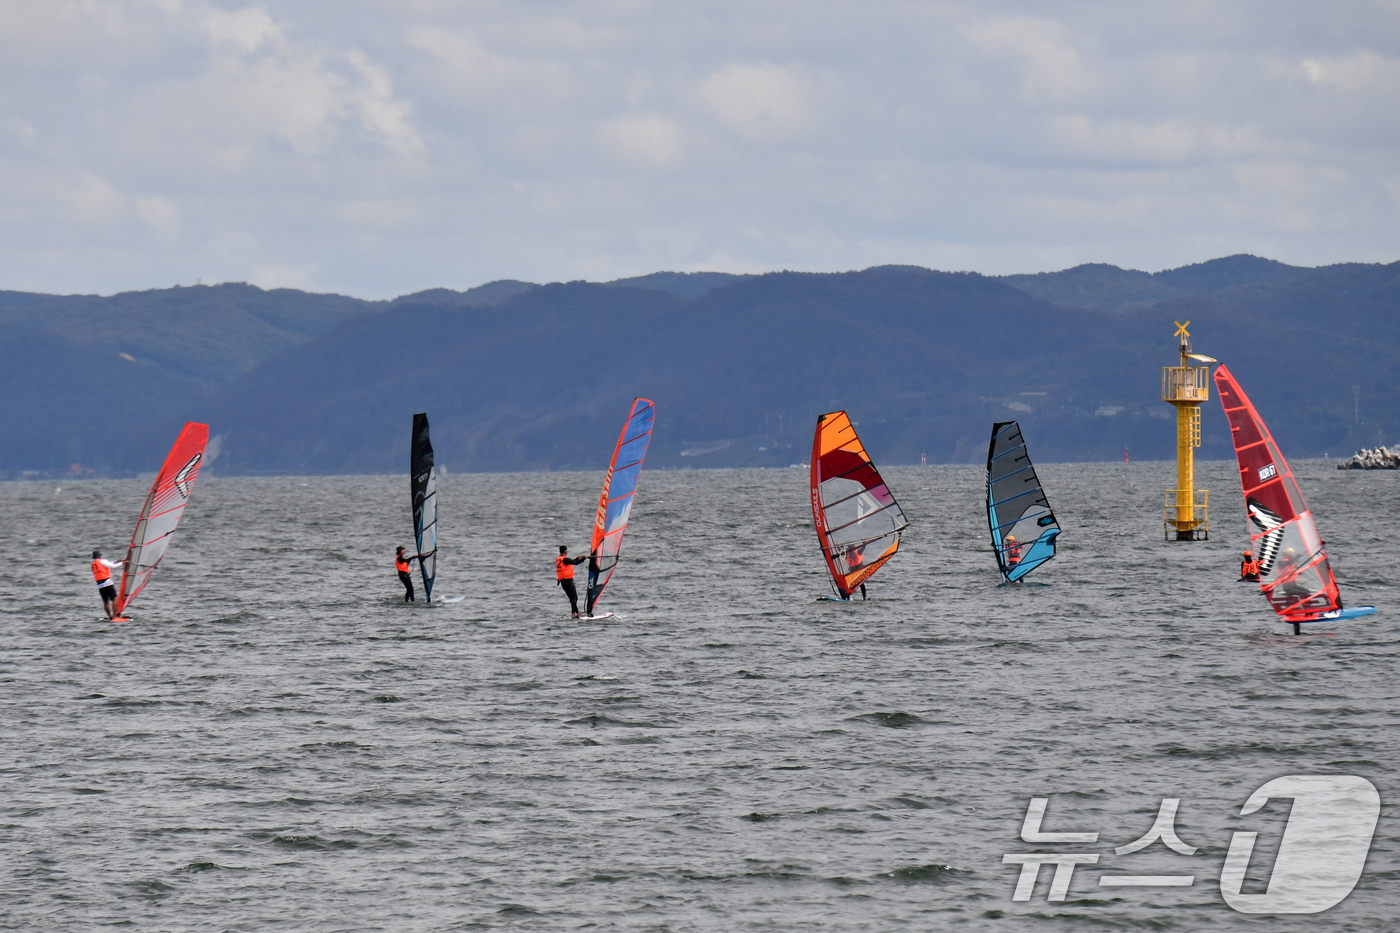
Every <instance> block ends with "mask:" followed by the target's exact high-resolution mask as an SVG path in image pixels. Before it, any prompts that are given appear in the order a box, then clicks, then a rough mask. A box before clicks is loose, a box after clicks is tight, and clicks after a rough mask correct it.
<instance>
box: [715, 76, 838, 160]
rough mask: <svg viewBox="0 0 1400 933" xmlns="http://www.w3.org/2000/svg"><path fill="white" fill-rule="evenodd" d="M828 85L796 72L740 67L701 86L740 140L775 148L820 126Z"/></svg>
mask: <svg viewBox="0 0 1400 933" xmlns="http://www.w3.org/2000/svg"><path fill="white" fill-rule="evenodd" d="M822 83H823V82H821V81H820V80H818V79H815V78H813V77H812V76H810V75H809V74H807V73H806V71H805V70H804V69H801V68H797V67H793V66H778V65H744V64H737V63H736V64H732V65H729V66H727V67H725V68H723V69H721V70H719V71H717V72H715V73H714V74H712V75H710V77H709V78H707V79H706V80H705V82H704V83H703V84H701V85H700V99H701V100H702V101H704V103H705V104H706V106H708V107H709V108H710V110H712V111H713V112H714V114H715V115H716V116H717V117H719V119H720V120H721V121H722V122H723V123H724V124H725V125H727V126H728V127H729V128H730V129H731V130H733V131H734V132H736V133H738V134H739V135H740V136H743V137H746V138H748V139H751V140H756V141H760V142H773V141H776V140H781V139H787V138H789V137H792V136H798V135H801V134H803V133H806V132H808V131H810V130H812V129H814V128H815V127H816V126H817V124H818V123H819V122H820V120H821V116H822V103H823V100H822V98H823V97H824V96H825V94H824V93H823V91H824V89H823V88H822V87H821V85H822ZM825 92H826V93H828V94H829V93H830V91H829V89H825Z"/></svg>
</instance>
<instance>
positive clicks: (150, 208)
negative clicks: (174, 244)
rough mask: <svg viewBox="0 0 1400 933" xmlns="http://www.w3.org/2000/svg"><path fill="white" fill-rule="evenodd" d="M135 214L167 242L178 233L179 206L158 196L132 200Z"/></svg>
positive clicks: (138, 196) (140, 196)
mask: <svg viewBox="0 0 1400 933" xmlns="http://www.w3.org/2000/svg"><path fill="white" fill-rule="evenodd" d="M132 203H133V204H134V205H135V207H136V214H137V216H138V217H140V218H141V219H142V220H144V221H145V222H146V223H147V224H148V225H149V226H150V227H151V229H152V230H154V231H155V232H156V233H158V234H160V235H161V236H162V237H164V238H165V240H166V241H167V242H168V241H170V240H172V239H174V237H175V236H176V234H178V233H179V232H180V205H179V204H177V203H176V202H175V201H174V200H173V199H171V198H166V197H161V196H160V195H153V196H146V195H136V196H134V197H133V198H132Z"/></svg>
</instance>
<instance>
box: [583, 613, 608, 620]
mask: <svg viewBox="0 0 1400 933" xmlns="http://www.w3.org/2000/svg"><path fill="white" fill-rule="evenodd" d="M612 617H613V614H612V613H611V612H605V613H603V614H602V615H596V616H579V617H578V620H579V621H580V622H597V621H599V620H600V619H611V618H612Z"/></svg>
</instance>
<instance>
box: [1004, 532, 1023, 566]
mask: <svg viewBox="0 0 1400 933" xmlns="http://www.w3.org/2000/svg"><path fill="white" fill-rule="evenodd" d="M1020 562H1021V542H1020V541H1017V540H1016V536H1015V535H1007V536H1006V567H1007V569H1008V570H1009V569H1011V568H1012V567H1015V566H1016V565H1017V564H1019V563H1020Z"/></svg>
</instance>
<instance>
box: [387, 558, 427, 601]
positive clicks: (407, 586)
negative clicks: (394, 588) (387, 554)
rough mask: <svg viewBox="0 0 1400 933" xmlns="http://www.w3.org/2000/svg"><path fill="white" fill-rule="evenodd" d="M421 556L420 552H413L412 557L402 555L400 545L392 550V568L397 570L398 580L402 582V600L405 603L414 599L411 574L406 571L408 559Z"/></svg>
mask: <svg viewBox="0 0 1400 933" xmlns="http://www.w3.org/2000/svg"><path fill="white" fill-rule="evenodd" d="M422 556H423V555H422V554H414V555H413V556H412V557H404V554H403V548H402V547H400V548H399V549H398V550H397V551H396V552H394V569H395V570H397V571H398V572H399V582H400V583H402V584H403V601H404V602H406V603H411V602H414V601H415V600H414V598H413V574H411V573H409V572H408V564H409V561H415V560H418V559H420V558H421V557H422Z"/></svg>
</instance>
